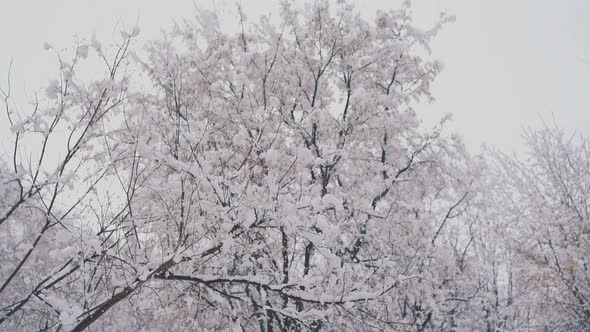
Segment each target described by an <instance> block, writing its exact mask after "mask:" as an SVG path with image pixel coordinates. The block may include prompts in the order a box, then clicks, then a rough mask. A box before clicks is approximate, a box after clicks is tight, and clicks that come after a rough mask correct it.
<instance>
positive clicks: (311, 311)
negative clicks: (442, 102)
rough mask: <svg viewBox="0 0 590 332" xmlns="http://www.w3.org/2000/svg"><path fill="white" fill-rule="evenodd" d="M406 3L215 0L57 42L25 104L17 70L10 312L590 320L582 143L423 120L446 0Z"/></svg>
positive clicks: (1, 164)
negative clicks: (473, 144) (494, 142)
mask: <svg viewBox="0 0 590 332" xmlns="http://www.w3.org/2000/svg"><path fill="white" fill-rule="evenodd" d="M410 7H411V5H410V4H409V3H406V4H404V5H402V6H399V7H397V8H395V9H393V10H391V9H387V10H381V11H377V12H376V13H375V14H374V15H373V19H372V20H368V19H366V18H364V17H361V16H360V15H359V14H358V12H357V9H356V8H355V7H354V6H353V5H352V4H351V3H349V2H347V1H320V0H317V1H309V2H308V3H307V4H306V5H305V6H294V5H292V2H289V1H285V2H283V3H282V5H281V12H280V18H279V19H278V20H275V21H271V20H270V19H269V18H268V16H260V17H247V16H246V15H245V14H244V13H243V12H242V7H241V6H240V5H238V4H236V6H235V11H236V12H237V17H239V22H238V23H239V26H240V31H239V32H237V33H233V32H232V33H230V32H227V31H224V30H223V29H222V28H221V27H220V24H219V20H218V17H217V14H215V13H212V12H209V11H206V10H200V11H196V12H195V14H194V15H193V19H192V20H183V21H178V22H177V23H176V24H175V25H173V26H171V27H167V28H163V32H162V34H161V38H159V39H156V40H152V41H150V42H148V43H147V44H143V43H138V42H137V36H138V35H139V34H140V31H139V29H138V28H131V29H127V30H122V31H120V34H119V35H118V37H117V40H116V42H115V43H101V41H100V40H97V39H96V38H90V37H89V38H86V39H80V40H72V44H71V45H72V47H71V48H69V49H67V50H61V49H55V48H53V46H52V45H50V44H46V45H45V48H46V50H45V51H44V52H53V54H54V55H55V59H56V63H57V66H56V70H57V71H56V72H57V73H58V75H56V76H55V77H54V78H53V79H52V80H51V81H50V82H49V83H48V84H47V85H46V86H44V87H43V88H42V89H41V90H40V93H37V94H34V98H32V99H31V102H30V103H28V104H26V105H21V104H19V103H18V102H17V101H15V99H14V98H13V95H14V91H15V90H14V89H15V88H14V87H13V86H12V84H11V76H8V77H2V78H1V81H0V89H1V90H0V99H1V101H2V102H1V103H0V106H1V108H2V110H1V111H2V112H1V113H0V124H1V127H0V141H1V143H2V145H1V147H2V149H1V150H0V330H1V331H236V332H237V331H261V332H271V331H275V332H276V331H490V332H491V331H589V330H590V271H589V266H588V265H590V261H589V260H590V258H589V256H590V207H589V204H590V143H589V142H588V140H587V138H586V137H584V136H583V135H581V134H580V133H571V132H568V131H566V130H563V129H561V128H560V127H559V126H557V125H554V124H553V122H552V121H551V119H546V120H547V121H546V122H544V124H542V125H536V126H533V127H531V128H528V129H525V130H524V131H523V134H522V137H523V140H524V143H525V144H526V151H525V152H523V153H522V154H511V153H508V152H506V151H501V150H500V149H495V148H493V147H490V148H486V149H482V150H481V151H477V152H472V151H470V150H468V149H467V148H466V147H465V144H464V143H463V139H462V137H461V133H460V132H458V133H454V132H453V131H451V130H449V129H448V124H449V122H450V121H453V120H452V119H451V118H450V116H447V115H445V114H446V113H447V112H448V110H444V109H443V110H440V111H439V113H438V114H437V115H436V116H438V118H439V119H440V120H439V121H438V122H437V124H436V125H434V126H427V125H425V124H424V122H423V121H422V117H423V115H422V114H420V113H419V112H417V111H416V110H415V107H414V105H415V104H416V103H418V102H428V101H433V102H434V104H433V105H434V107H435V108H436V101H434V98H435V97H436V96H434V95H433V94H432V93H431V83H433V82H434V80H435V79H436V77H437V75H438V74H439V72H440V71H441V70H442V65H441V62H439V61H438V60H443V61H444V59H437V57H436V54H434V53H432V52H431V50H430V47H429V46H430V44H431V42H432V40H434V39H435V38H436V35H437V33H438V32H439V31H440V30H441V29H443V30H444V29H445V28H446V27H447V25H452V24H453V17H452V16H445V15H441V16H440V20H439V21H438V23H437V24H435V25H433V26H432V27H431V28H430V29H427V30H424V29H418V28H416V27H415V26H414V25H413V23H412V14H411V8H410ZM39 52H43V50H42V49H41V50H39ZM6 65H8V64H6V63H2V66H6ZM88 67H92V70H93V72H97V73H100V74H99V75H87V73H88Z"/></svg>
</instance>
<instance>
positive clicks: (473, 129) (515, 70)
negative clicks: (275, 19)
mask: <svg viewBox="0 0 590 332" xmlns="http://www.w3.org/2000/svg"><path fill="white" fill-rule="evenodd" d="M238 1H239V0H238ZM357 2H358V7H359V9H360V10H361V11H362V14H363V15H366V16H371V15H373V14H374V12H375V10H376V9H378V8H381V9H387V8H390V7H392V6H396V4H397V3H398V1H392V0H389V1H385V0H379V1H357ZM233 3H234V2H233V1H230V0H203V1H199V0H194V1H193V0H175V1H155V0H154V1H151V0H101V1H91V0H52V1H44V0H18V1H15V0H0V4H1V7H0V8H1V10H0V36H1V38H0V41H1V43H2V44H1V45H0V75H1V76H0V77H2V83H1V84H2V86H4V82H5V77H6V73H7V69H8V64H9V61H10V59H11V58H12V59H14V63H13V69H12V80H13V89H15V90H16V92H17V93H19V94H20V96H21V97H22V96H24V94H25V92H30V91H33V90H38V89H40V88H42V86H43V85H44V84H45V83H46V82H47V81H48V80H49V79H51V78H52V77H54V76H55V74H56V73H57V66H56V63H55V59H54V58H53V57H52V56H51V54H49V53H48V52H46V51H44V50H43V44H44V42H46V41H47V42H49V43H50V44H52V45H54V46H56V47H68V46H71V45H73V43H74V41H75V38H76V36H78V37H80V38H85V37H89V36H90V35H91V34H92V33H96V35H97V36H98V38H99V40H104V41H108V40H110V39H112V36H113V31H115V32H116V31H117V29H118V28H122V27H127V28H129V27H132V26H134V25H136V23H137V24H138V25H139V27H140V29H141V37H142V38H143V39H144V40H145V39H152V38H157V37H158V35H159V31H160V28H161V27H167V26H170V23H171V22H172V20H180V19H182V18H187V17H189V16H191V15H192V13H193V8H194V7H195V5H196V6H201V7H207V8H216V9H217V10H219V11H223V10H224V9H228V8H232V4H233ZM241 3H242V5H243V6H244V7H245V9H246V11H247V14H248V16H249V18H250V19H254V18H255V17H256V16H257V15H258V14H262V13H266V12H268V11H273V10H276V8H277V5H276V4H277V1H262V0H257V1H246V0H242V1H241ZM413 9H414V13H415V17H416V23H417V24H418V25H420V26H422V27H427V26H429V25H431V24H432V22H433V21H434V20H435V19H436V18H437V17H438V15H439V13H440V12H441V11H444V12H447V13H449V14H452V15H455V16H456V18H457V19H456V22H455V23H453V24H451V25H448V26H447V27H446V28H445V29H444V30H443V31H442V32H441V33H440V35H439V36H438V38H437V39H436V40H435V41H434V43H433V56H434V57H436V58H437V59H440V60H442V61H443V62H444V63H445V69H444V71H443V73H442V74H441V75H440V77H439V78H438V80H437V81H436V83H435V85H434V86H433V93H434V96H435V98H436V99H437V100H436V101H435V102H434V103H433V104H431V105H420V106H419V107H418V110H419V112H420V113H421V115H422V116H424V117H425V118H426V119H427V121H432V119H437V118H440V117H441V116H442V115H443V114H444V113H447V112H450V113H453V119H454V120H453V125H452V130H454V131H457V132H459V133H460V134H461V135H462V136H463V137H464V138H465V141H466V143H467V145H468V146H469V147H470V148H472V149H474V150H476V149H477V148H478V147H479V146H480V144H481V143H482V142H487V143H489V144H492V145H495V146H497V147H499V148H501V149H503V150H506V151H509V150H513V149H516V150H520V149H521V146H522V145H521V139H520V135H521V132H522V128H523V127H528V126H531V127H539V126H540V125H541V120H540V119H541V118H544V119H545V120H546V122H550V123H551V122H552V121H553V118H555V120H556V122H557V123H558V124H559V125H560V126H561V127H563V128H565V129H567V130H568V131H570V132H574V131H576V132H579V133H582V134H585V135H586V136H590V129H588V128H589V127H588V126H589V124H590V93H589V88H590V33H589V31H590V20H588V19H587V16H588V14H590V1H587V0H569V1H566V0H563V1H558V0H553V1H549V0H542V1H541V0H519V1H514V0H494V1H491V0H488V1H485V0H415V1H414V2H413ZM117 34H118V32H117Z"/></svg>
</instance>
